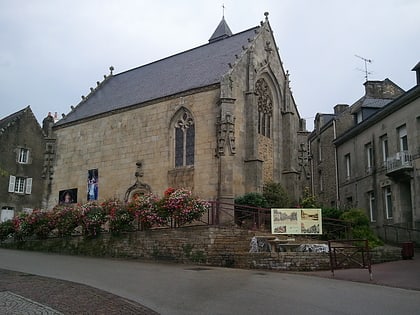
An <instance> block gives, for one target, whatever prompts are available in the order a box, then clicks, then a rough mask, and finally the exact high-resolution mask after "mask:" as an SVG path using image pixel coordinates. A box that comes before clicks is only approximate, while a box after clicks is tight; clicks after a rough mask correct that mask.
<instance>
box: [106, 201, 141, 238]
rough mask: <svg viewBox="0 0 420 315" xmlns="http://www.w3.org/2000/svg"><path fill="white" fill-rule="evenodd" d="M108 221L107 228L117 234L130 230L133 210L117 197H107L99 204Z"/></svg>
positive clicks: (131, 228)
mask: <svg viewBox="0 0 420 315" xmlns="http://www.w3.org/2000/svg"><path fill="white" fill-rule="evenodd" d="M101 206H102V208H103V210H104V212H105V214H106V216H107V219H108V223H109V230H110V232H111V233H112V234H114V235H117V234H120V233H121V232H125V231H132V230H133V221H134V211H133V209H132V208H129V207H127V206H126V205H124V204H123V203H122V202H121V201H120V200H119V199H108V200H106V201H104V202H103V203H102V204H101Z"/></svg>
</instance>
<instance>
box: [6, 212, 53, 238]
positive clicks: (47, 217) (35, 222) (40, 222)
mask: <svg viewBox="0 0 420 315" xmlns="http://www.w3.org/2000/svg"><path fill="white" fill-rule="evenodd" d="M12 221H13V226H14V236H15V239H17V240H24V239H26V238H29V237H31V236H33V235H35V236H36V237H37V238H39V239H45V238H47V237H48V235H49V234H50V233H51V231H52V230H53V229H54V227H55V226H54V220H52V219H51V214H50V213H49V212H45V211H41V210H37V209H35V210H33V211H32V213H31V214H28V213H26V212H21V213H19V214H18V215H17V216H15V217H14V218H13V220H12Z"/></svg>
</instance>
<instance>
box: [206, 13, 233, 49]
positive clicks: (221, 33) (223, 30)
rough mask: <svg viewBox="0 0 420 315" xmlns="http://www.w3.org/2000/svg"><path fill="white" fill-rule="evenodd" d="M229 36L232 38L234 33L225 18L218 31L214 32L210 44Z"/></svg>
mask: <svg viewBox="0 0 420 315" xmlns="http://www.w3.org/2000/svg"><path fill="white" fill-rule="evenodd" d="M229 36H232V31H231V30H230V28H229V26H228V25H227V23H226V21H225V18H224V17H223V18H222V20H221V21H220V23H219V25H218V26H217V28H216V30H215V31H214V33H213V35H211V37H210V39H209V42H210V43H211V42H214V41H217V40H220V39H224V38H226V37H229Z"/></svg>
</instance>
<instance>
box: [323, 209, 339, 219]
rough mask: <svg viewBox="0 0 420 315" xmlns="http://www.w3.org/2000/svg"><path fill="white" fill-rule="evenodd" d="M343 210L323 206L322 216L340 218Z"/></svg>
mask: <svg viewBox="0 0 420 315" xmlns="http://www.w3.org/2000/svg"><path fill="white" fill-rule="evenodd" d="M342 213H343V211H341V210H339V209H337V208H322V218H329V219H340V216H341V214H342Z"/></svg>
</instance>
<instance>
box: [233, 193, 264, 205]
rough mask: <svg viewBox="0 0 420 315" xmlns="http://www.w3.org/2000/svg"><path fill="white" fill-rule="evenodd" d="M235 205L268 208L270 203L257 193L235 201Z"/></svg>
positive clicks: (248, 194)
mask: <svg viewBox="0 0 420 315" xmlns="http://www.w3.org/2000/svg"><path fill="white" fill-rule="evenodd" d="M235 204H238V205H244V206H252V207H258V208H268V202H267V199H265V197H264V196H263V195H262V194H260V193H257V192H251V193H247V194H245V195H243V196H240V197H237V198H236V199H235Z"/></svg>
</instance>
